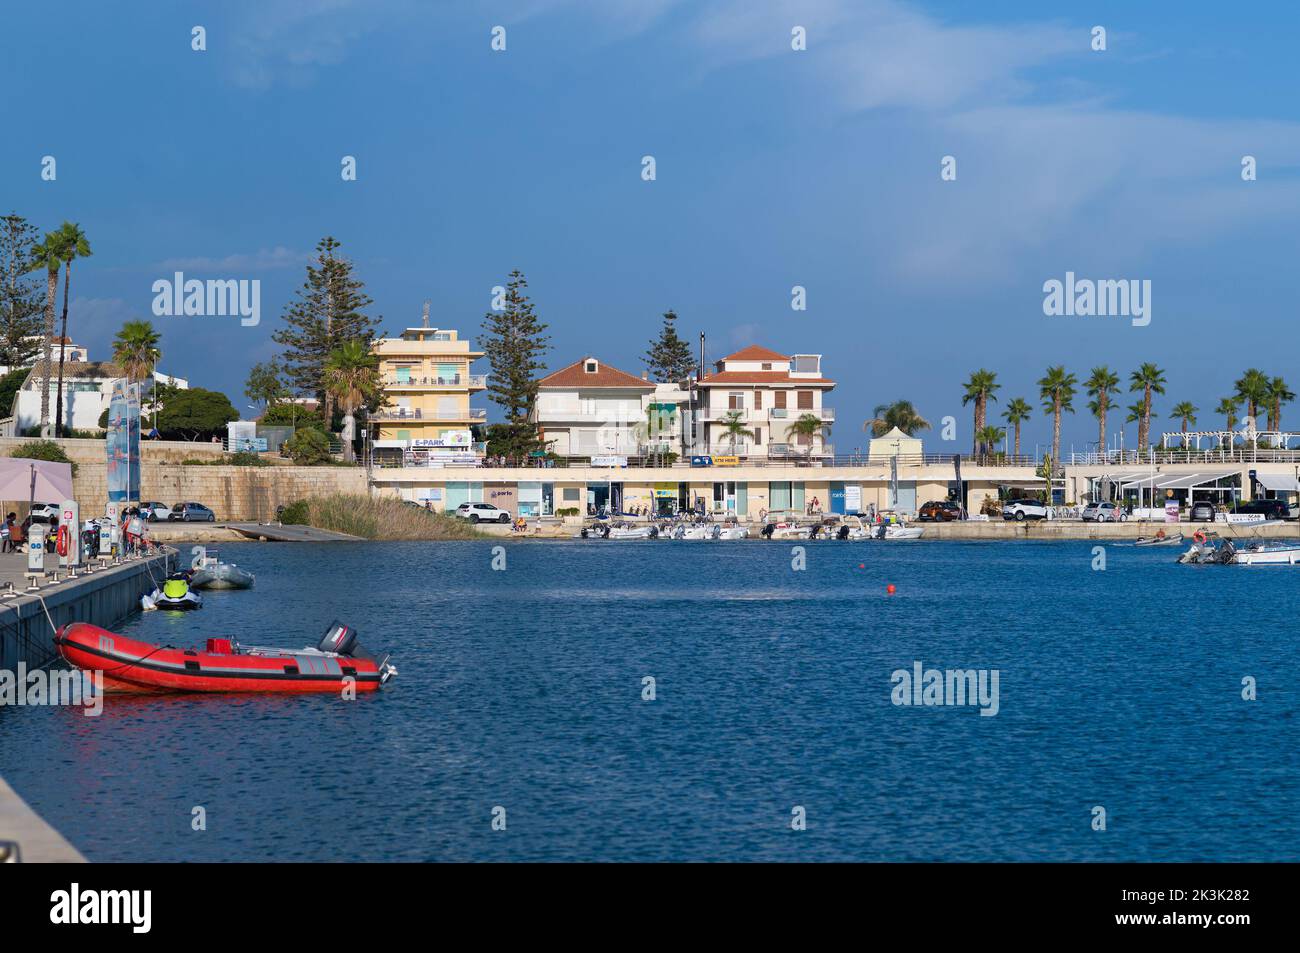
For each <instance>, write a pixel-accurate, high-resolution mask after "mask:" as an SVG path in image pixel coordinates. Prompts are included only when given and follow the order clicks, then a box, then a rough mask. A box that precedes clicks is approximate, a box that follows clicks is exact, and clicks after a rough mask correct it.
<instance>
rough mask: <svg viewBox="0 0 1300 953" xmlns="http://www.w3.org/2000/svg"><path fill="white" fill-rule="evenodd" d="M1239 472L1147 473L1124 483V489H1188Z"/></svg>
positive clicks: (1232, 475) (1214, 481)
mask: <svg viewBox="0 0 1300 953" xmlns="http://www.w3.org/2000/svg"><path fill="white" fill-rule="evenodd" d="M1240 472H1241V471H1239V470H1215V471H1206V472H1201V473H1155V474H1150V473H1148V474H1147V475H1146V476H1145V477H1143V478H1142V479H1140V480H1133V481H1132V482H1130V483H1125V484H1124V489H1126V490H1129V489H1132V490H1150V489H1152V488H1155V489H1157V490H1190V489H1191V488H1192V487H1194V486H1205V484H1207V483H1216V482H1218V481H1219V480H1224V479H1227V478H1228V477H1234V476H1236V475H1237V474H1238V473H1240Z"/></svg>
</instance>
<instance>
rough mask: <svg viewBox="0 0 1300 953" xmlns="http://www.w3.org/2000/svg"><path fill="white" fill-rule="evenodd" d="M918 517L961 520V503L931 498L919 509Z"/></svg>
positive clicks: (939, 520) (941, 520)
mask: <svg viewBox="0 0 1300 953" xmlns="http://www.w3.org/2000/svg"><path fill="white" fill-rule="evenodd" d="M916 518H917V519H918V520H934V521H936V522H943V521H945V520H959V519H961V504H959V503H957V502H956V501H954V500H931V501H930V502H929V503H926V504H925V505H924V506H922V507H921V509H920V510H918V511H917V514H916Z"/></svg>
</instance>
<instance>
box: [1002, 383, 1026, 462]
mask: <svg viewBox="0 0 1300 953" xmlns="http://www.w3.org/2000/svg"><path fill="white" fill-rule="evenodd" d="M1033 412H1034V408H1032V407H1030V406H1029V402H1028V401H1027V400H1025V399H1024V398H1023V397H1013V398H1011V400H1010V401H1009V402H1008V403H1007V409H1006V411H1005V412H1003V414H1002V416H1003V417H1004V418H1005V419H1006V422H1007V423H1008V424H1010V425H1011V426H1012V427H1014V428H1015V434H1016V452H1015V455H1016V456H1017V457H1018V456H1020V425H1021V424H1022V423H1024V422H1025V421H1026V420H1028V419H1029V415H1030V414H1032V413H1033Z"/></svg>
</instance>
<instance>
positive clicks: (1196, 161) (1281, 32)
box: [0, 0, 1300, 451]
mask: <svg viewBox="0 0 1300 953" xmlns="http://www.w3.org/2000/svg"><path fill="white" fill-rule="evenodd" d="M1049 7H1050V8H1051V9H1048V8H1049ZM3 22H4V30H3V36H4V39H3V40H0V45H2V47H3V54H4V55H3V57H0V83H2V84H3V86H2V88H3V89H4V91H5V95H4V98H3V100H2V101H0V119H2V120H3V127H2V128H4V129H5V131H6V135H5V137H4V141H3V142H2V143H0V184H2V185H3V188H2V189H0V207H3V209H5V210H9V209H11V208H12V209H14V210H16V211H18V212H20V213H22V214H25V215H26V216H28V218H30V219H32V220H33V221H34V222H35V223H37V224H38V225H39V226H41V227H42V228H53V227H55V226H57V225H58V224H59V222H61V221H63V220H64V219H65V218H66V219H70V220H74V221H78V222H80V223H81V225H82V227H83V228H84V229H85V230H86V232H87V233H88V235H89V236H90V239H91V242H92V245H93V247H94V250H95V256H94V257H93V258H92V259H89V260H87V261H85V262H81V263H78V265H77V267H76V271H75V274H74V288H73V305H72V313H71V333H72V336H73V337H74V338H75V339H76V340H77V341H79V342H85V343H87V344H89V345H90V346H91V349H92V353H93V354H94V355H96V356H101V357H102V356H107V349H108V342H109V341H110V339H111V338H112V336H113V334H114V332H115V331H116V329H117V328H118V327H119V326H120V325H121V323H122V321H124V320H126V319H128V318H131V317H151V315H150V305H151V301H152V297H153V295H152V292H151V285H152V283H153V281H154V280H156V279H158V278H161V277H169V276H170V274H171V272H172V271H173V270H174V267H175V266H176V264H175V263H177V262H179V263H180V265H181V267H182V268H183V270H184V271H185V272H186V275H187V277H197V278H229V277H235V278H258V279H260V280H261V281H262V322H261V324H260V326H258V327H255V328H246V327H240V326H239V324H238V322H237V320H235V319H230V318H195V317H189V318H186V317H174V318H154V319H153V320H154V321H155V324H157V325H158V326H159V328H160V330H161V331H162V334H163V351H164V355H165V357H164V361H163V368H164V369H165V370H167V371H168V372H170V373H173V374H179V375H181V376H185V377H188V378H190V380H191V381H192V382H193V383H194V384H197V385H201V386H211V387H215V388H218V389H221V390H224V391H226V392H227V393H228V394H230V396H231V398H232V400H233V401H234V402H235V404H236V406H237V407H241V408H242V407H243V406H244V405H245V404H246V403H247V401H246V400H245V399H244V398H243V397H242V394H241V391H242V383H243V379H244V376H245V373H246V368H247V366H248V365H249V364H250V363H252V362H254V361H258V360H264V359H266V358H268V357H270V356H271V355H272V354H274V353H275V350H276V348H275V345H274V344H272V342H271V340H270V335H271V332H272V331H273V330H274V329H275V327H276V326H277V324H278V322H279V316H280V313H281V310H282V308H283V305H284V304H285V303H286V302H287V301H288V300H289V299H290V297H291V295H292V293H293V290H294V289H295V288H296V287H297V286H298V285H299V284H300V283H301V280H302V275H303V268H302V266H303V263H304V262H305V260H306V258H307V256H308V254H309V253H310V251H311V250H312V248H313V247H314V245H315V243H316V242H317V240H318V239H319V238H320V237H321V236H323V235H325V234H332V235H334V236H335V237H336V238H338V239H339V240H340V241H342V242H343V246H344V251H345V252H346V253H348V254H349V255H351V256H352V257H353V258H354V260H355V261H356V263H357V267H358V271H359V274H360V276H361V277H362V278H363V279H364V280H365V281H366V283H367V287H368V291H369V292H370V294H371V295H372V296H373V297H374V299H375V307H374V310H375V312H376V313H378V314H382V315H383V317H384V322H383V323H384V326H385V327H386V328H387V329H388V330H390V331H392V330H395V329H397V328H399V327H402V326H405V325H407V324H414V323H418V320H419V315H420V310H421V306H422V303H423V301H424V300H425V299H426V298H429V299H431V301H432V311H433V315H434V319H435V323H437V324H439V325H441V326H445V327H456V328H459V329H461V330H462V332H466V333H471V334H472V333H475V332H476V331H477V328H478V325H479V322H480V321H481V319H482V315H483V312H484V311H485V310H486V308H487V307H488V304H489V297H490V289H491V288H492V286H493V285H496V284H500V283H503V281H504V277H505V275H506V274H507V273H508V272H509V271H510V270H511V269H512V268H516V267H518V268H520V269H522V270H523V271H524V272H525V273H526V274H527V276H528V279H529V282H530V285H531V290H532V293H533V295H534V298H535V300H536V302H537V305H538V309H539V311H540V313H541V315H542V317H543V318H544V319H545V320H546V321H548V322H549V323H550V325H551V331H552V334H553V338H554V345H555V347H554V350H553V351H552V353H551V364H552V366H553V367H559V366H562V365H565V364H568V363H570V362H571V361H573V360H576V359H577V358H579V357H581V356H582V355H583V354H585V353H589V352H590V353H595V354H597V355H599V356H601V357H602V358H603V359H605V360H606V361H608V362H610V363H612V364H615V365H617V366H620V367H622V368H624V369H626V370H629V371H634V372H636V371H639V370H640V368H641V365H640V362H639V358H640V355H641V353H642V352H643V351H644V349H645V345H646V341H647V340H648V339H649V338H650V337H651V336H652V335H653V334H654V333H656V331H657V327H658V321H659V315H660V313H661V312H662V311H664V310H666V309H667V308H674V309H676V311H677V312H678V314H679V315H680V316H681V321H680V326H681V329H682V331H683V332H684V333H686V334H688V335H689V336H690V337H691V338H692V339H694V338H695V336H696V335H697V334H698V332H699V331H704V332H706V333H707V335H708V340H709V345H708V350H709V354H710V356H711V357H718V356H721V355H723V354H725V353H728V352H729V351H731V350H734V349H736V348H738V347H740V346H743V345H745V344H748V343H751V342H757V343H761V344H765V345H768V346H770V347H773V348H776V349H777V350H781V351H784V352H787V353H790V352H794V351H812V352H821V353H824V354H825V355H826V358H825V361H824V369H825V371H826V373H827V374H828V376H831V377H833V378H835V379H836V380H837V381H839V385H838V386H837V388H836V390H835V392H834V393H833V394H832V395H831V398H830V400H829V401H828V402H829V403H831V404H833V406H834V407H835V408H836V410H837V412H838V420H839V423H838V424H837V425H836V427H835V428H834V431H833V433H832V438H833V442H834V443H835V444H836V446H837V447H838V448H840V449H851V448H852V447H853V446H855V445H860V444H861V443H862V441H863V437H862V434H861V431H860V429H859V422H860V421H861V420H863V419H865V418H866V417H867V416H869V411H870V408H871V407H872V406H874V405H875V404H877V403H880V402H883V401H886V400H890V399H893V398H896V397H906V398H908V399H911V400H912V401H913V402H915V403H916V404H917V406H918V407H919V409H920V410H921V411H922V412H923V413H924V414H925V415H926V416H927V417H929V418H930V419H931V420H933V421H935V422H936V423H937V422H938V421H939V420H940V419H941V418H942V417H944V416H946V415H950V414H951V415H953V416H955V417H956V418H957V419H958V421H959V430H958V443H957V446H959V447H965V446H968V445H969V443H970V433H969V415H968V413H967V410H968V408H963V407H962V406H961V404H960V396H961V391H960V386H959V385H960V382H961V381H962V380H963V379H964V378H965V376H966V375H967V374H968V373H969V371H970V370H972V369H974V368H976V367H979V366H986V367H988V368H991V369H993V370H996V371H997V372H998V373H999V379H1000V381H1001V382H1002V383H1003V385H1004V386H1003V390H1002V391H1001V393H1000V396H1001V397H1002V398H1003V400H1002V402H1001V403H1000V404H998V405H995V407H994V412H995V413H1000V409H1001V406H1002V405H1004V404H1005V399H1006V398H1009V397H1012V396H1024V397H1026V398H1030V399H1031V400H1032V402H1033V403H1034V404H1035V405H1037V403H1038V400H1037V396H1036V395H1037V388H1036V386H1035V384H1034V382H1035V381H1036V380H1037V379H1038V377H1040V376H1041V375H1042V373H1043V370H1044V369H1045V368H1046V366H1047V365H1048V364H1056V363H1065V364H1066V365H1067V366H1068V367H1069V368H1070V369H1071V370H1073V371H1075V372H1076V373H1077V374H1078V375H1079V376H1080V377H1081V378H1082V377H1085V376H1086V375H1087V372H1088V370H1089V368H1091V367H1092V366H1094V365H1095V364H1098V363H1107V364H1109V365H1110V366H1111V367H1112V368H1114V369H1116V370H1118V371H1119V372H1120V373H1121V374H1122V375H1124V376H1127V374H1128V372H1129V371H1130V370H1131V369H1132V368H1134V367H1136V366H1137V364H1138V363H1140V362H1142V361H1147V360H1151V361H1156V362H1157V363H1159V364H1160V365H1161V366H1162V367H1164V368H1165V369H1166V372H1167V377H1168V380H1169V387H1168V395H1167V396H1166V397H1165V398H1163V399H1161V400H1160V401H1159V402H1158V404H1157V410H1158V411H1159V410H1167V409H1168V408H1169V407H1171V406H1172V405H1173V404H1174V403H1175V402H1176V401H1179V400H1183V399H1187V400H1191V401H1193V402H1194V403H1195V404H1197V405H1198V406H1199V407H1200V408H1201V411H1202V413H1201V425H1202V426H1206V427H1208V426H1211V425H1215V426H1217V425H1218V424H1217V418H1216V417H1215V416H1214V415H1213V413H1212V411H1213V407H1214V405H1215V404H1216V403H1217V402H1218V399H1219V398H1220V397H1222V396H1225V395H1226V394H1227V393H1228V392H1229V391H1230V390H1231V383H1232V381H1233V380H1234V379H1235V378H1236V377H1237V376H1238V375H1239V374H1240V372H1241V370H1243V369H1244V368H1245V367H1247V366H1251V365H1255V366H1259V367H1261V368H1262V369H1264V370H1265V371H1267V372H1268V373H1270V374H1280V375H1283V376H1287V377H1289V378H1292V384H1293V385H1294V384H1300V369H1297V368H1296V366H1295V365H1296V360H1297V358H1298V357H1300V329H1296V322H1295V320H1294V314H1293V309H1294V307H1295V294H1294V289H1293V282H1294V279H1293V275H1294V274H1295V273H1296V270H1297V269H1296V266H1295V263H1294V256H1295V250H1296V247H1297V244H1296V230H1297V222H1298V221H1300V215H1298V214H1297V213H1300V120H1297V117H1296V115H1295V112H1296V109H1297V106H1296V101H1295V97H1294V88H1295V85H1296V70H1295V67H1294V61H1295V57H1294V51H1293V50H1291V49H1289V48H1288V47H1289V46H1290V45H1291V43H1290V42H1289V40H1288V37H1292V36H1294V35H1295V33H1296V30H1297V28H1300V12H1297V10H1296V9H1295V7H1294V5H1292V4H1287V3H1280V2H1279V3H1264V4H1260V5H1256V6H1255V7H1252V8H1251V13H1250V14H1249V15H1243V14H1240V13H1237V12H1233V11H1232V10H1231V8H1229V7H1224V6H1222V5H1219V4H1210V3H1149V4H1140V5H1139V4H1132V3H1118V2H1116V3H1074V4H1068V5H1066V4H1061V5H1048V4H1043V3H1041V2H982V3H978V4H975V3H956V2H953V3H937V2H932V3H904V2H897V0H816V2H812V0H809V2H796V0H773V2H764V0H720V2H716V3H698V2H697V3H687V2H676V0H603V2H597V0H516V2H509V3H507V2H496V3H490V2H484V3H477V2H460V3H430V2H414V0H366V2H362V0H258V2H242V0H236V2H226V3H221V4H217V3H210V4H199V3H177V2H132V3H129V4H112V5H109V4H103V3H91V2H70V3H67V4H64V5H62V6H61V7H60V15H59V22H58V23H57V24H52V23H51V22H50V21H49V19H48V12H43V11H42V10H41V9H39V8H36V7H30V6H28V7H14V6H11V7H9V8H7V9H6V11H5V12H4V14H3ZM196 24H198V25H202V26H204V27H205V28H206V30H207V45H208V49H207V51H206V52H201V53H200V52H194V51H192V50H191V49H190V30H191V27H192V26H194V25H196ZM497 24H500V25H503V26H505V27H506V30H507V49H506V51H505V52H504V53H496V52H493V51H492V50H491V49H490V47H489V41H490V30H491V28H492V27H493V26H494V25H497ZM1098 24H1099V25H1102V26H1105V27H1106V29H1107V46H1108V49H1107V50H1106V52H1104V53H1095V52H1092V51H1091V50H1090V46H1089V44H1090V39H1091V37H1090V30H1091V28H1092V27H1093V26H1094V25H1098ZM794 25H801V26H804V27H806V29H807V32H808V49H807V50H806V51H804V52H794V51H792V50H791V49H790V30H791V27H792V26H794ZM647 154H648V155H653V156H654V157H655V158H656V162H657V173H658V178H657V180H656V181H654V182H644V181H642V179H641V177H640V171H641V165H640V160H641V157H642V156H643V155H647ZM44 155H53V156H55V157H56V159H57V161H58V179H57V180H56V181H55V182H43V181H41V178H40V161H41V157H42V156H44ZM344 155H353V156H356V158H357V162H358V180H357V181H355V182H344V181H342V180H341V178H340V175H339V169H340V159H341V157H342V156H344ZM944 155H953V156H955V157H956V159H957V169H958V175H957V180H956V181H954V182H942V181H940V177H939V163H940V158H941V157H942V156H944ZM1243 155H1253V156H1255V157H1256V158H1257V161H1258V167H1259V178H1258V181H1254V182H1243V181H1242V180H1241V176H1240V162H1241V157H1242V156H1243ZM1066 271H1074V272H1075V273H1076V274H1078V275H1079V276H1081V277H1095V278H1138V279H1150V280H1151V282H1152V285H1153V292H1152V296H1153V311H1152V321H1151V323H1150V325H1148V326H1146V327H1133V326H1132V325H1131V324H1130V322H1129V321H1128V320H1127V319H1123V318H1100V317H1091V318H1078V317H1075V318H1064V317H1056V318H1049V317H1046V316H1044V314H1043V310H1042V301H1043V291H1042V285H1043V282H1044V281H1046V280H1048V279H1050V278H1058V279H1059V278H1063V277H1064V274H1065V272H1066ZM793 285H803V286H805V287H806V288H807V292H808V310H807V311H804V312H795V311H792V310H791V308H790V288H791V286H793ZM482 369H483V370H486V367H483V368H482ZM1123 403H1128V398H1127V395H1125V397H1124V400H1123ZM1076 407H1077V409H1078V413H1077V414H1076V415H1074V417H1072V418H1067V420H1066V424H1065V437H1064V442H1065V444H1066V445H1067V447H1068V446H1069V445H1070V444H1074V445H1075V446H1076V447H1077V448H1079V449H1082V448H1083V446H1084V444H1085V443H1086V442H1087V441H1089V440H1093V439H1095V433H1096V426H1095V421H1094V420H1093V418H1092V417H1091V416H1090V415H1089V414H1088V413H1087V409H1086V398H1085V397H1083V396H1082V395H1081V396H1080V397H1079V399H1078V400H1077V401H1076ZM494 410H495V408H494V407H493V408H492V410H491V411H490V412H494ZM494 415H495V414H494ZM1298 415H1300V407H1294V408H1292V409H1291V411H1290V412H1288V413H1284V417H1283V420H1284V422H1286V421H1287V420H1288V419H1289V418H1290V419H1291V420H1292V422H1293V423H1296V422H1297V421H1300V416H1298ZM1111 426H1112V429H1113V428H1114V426H1115V421H1114V420H1113V419H1112V424H1111ZM1175 426H1176V425H1175V424H1173V422H1171V421H1169V420H1168V418H1167V417H1164V416H1162V417H1161V418H1160V419H1159V420H1158V421H1157V422H1156V430H1157V432H1158V431H1159V430H1161V429H1165V428H1166V427H1168V428H1169V429H1174V427H1175ZM926 436H927V441H926V442H927V448H928V449H933V450H936V451H942V450H944V449H946V447H945V445H944V444H943V443H942V442H941V441H940V440H939V435H938V433H937V430H936V432H933V433H930V434H928V435H926ZM1128 436H1129V439H1130V440H1132V439H1133V438H1134V436H1135V426H1132V425H1130V427H1129V434H1128ZM1049 439H1050V426H1049V421H1048V419H1047V418H1046V417H1042V416H1040V417H1036V418H1035V420H1034V422H1033V423H1032V424H1030V425H1028V426H1027V427H1026V428H1025V440H1026V442H1027V444H1028V446H1029V448H1031V449H1032V448H1033V446H1034V444H1035V443H1036V442H1043V443H1045V442H1046V441H1047V440H1049Z"/></svg>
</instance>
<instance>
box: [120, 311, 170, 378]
mask: <svg viewBox="0 0 1300 953" xmlns="http://www.w3.org/2000/svg"><path fill="white" fill-rule="evenodd" d="M158 341H159V337H158V332H157V331H155V330H154V329H153V325H152V324H151V323H150V322H148V321H127V322H126V323H125V324H123V325H122V330H120V331H118V332H117V337H115V338H113V363H114V364H116V365H117V366H118V367H120V368H121V369H122V372H123V373H124V374H125V375H126V379H127V380H129V381H131V382H132V383H133V384H138V383H140V382H141V381H143V380H145V379H146V378H149V377H151V376H152V375H153V369H154V368H155V367H156V366H157V365H158V362H159V361H160V360H162V351H160V350H158Z"/></svg>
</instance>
